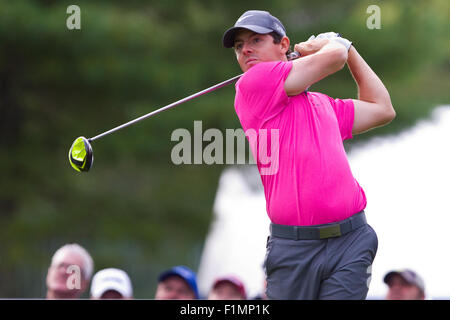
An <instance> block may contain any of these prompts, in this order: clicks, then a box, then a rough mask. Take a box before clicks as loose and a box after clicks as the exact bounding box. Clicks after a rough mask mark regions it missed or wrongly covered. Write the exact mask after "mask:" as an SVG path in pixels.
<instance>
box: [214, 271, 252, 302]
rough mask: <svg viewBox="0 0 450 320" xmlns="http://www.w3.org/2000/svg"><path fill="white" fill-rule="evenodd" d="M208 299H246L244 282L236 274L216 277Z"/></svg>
mask: <svg viewBox="0 0 450 320" xmlns="http://www.w3.org/2000/svg"><path fill="white" fill-rule="evenodd" d="M208 299H209V300H246V299H247V294H246V292H245V286H244V283H243V282H242V281H241V280H240V279H239V278H238V277H236V276H226V277H221V278H218V279H217V280H216V281H215V282H214V284H213V286H212V288H211V291H210V292H209V295H208Z"/></svg>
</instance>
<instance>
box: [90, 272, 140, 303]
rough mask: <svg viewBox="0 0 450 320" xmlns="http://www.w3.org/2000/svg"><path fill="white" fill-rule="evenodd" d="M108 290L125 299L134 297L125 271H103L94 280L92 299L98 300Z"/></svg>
mask: <svg viewBox="0 0 450 320" xmlns="http://www.w3.org/2000/svg"><path fill="white" fill-rule="evenodd" d="M108 290H114V291H117V292H119V293H120V294H121V295H122V296H123V297H124V298H131V297H132V296H133V288H132V286H131V281H130V278H129V277H128V275H127V274H126V272H125V271H123V270H120V269H115V268H108V269H103V270H100V271H98V272H97V273H96V274H95V275H94V277H93V278H92V285H91V297H93V298H96V299H98V298H100V297H101V296H102V295H103V294H104V293H105V292H106V291H108Z"/></svg>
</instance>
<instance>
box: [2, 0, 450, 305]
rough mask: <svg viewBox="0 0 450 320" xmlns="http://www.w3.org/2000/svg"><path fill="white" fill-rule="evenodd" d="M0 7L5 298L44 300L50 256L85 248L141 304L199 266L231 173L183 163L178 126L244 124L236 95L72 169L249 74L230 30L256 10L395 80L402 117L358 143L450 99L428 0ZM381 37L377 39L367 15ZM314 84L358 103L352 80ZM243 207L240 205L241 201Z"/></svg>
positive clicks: (217, 98)
mask: <svg viewBox="0 0 450 320" xmlns="http://www.w3.org/2000/svg"><path fill="white" fill-rule="evenodd" d="M71 4H74V3H73V2H72V1H70V2H69V1H53V0H46V1H44V0H41V1H37V0H34V1H25V0H15V1H8V0H0V155H1V156H0V166H1V168H2V174H1V179H0V279H1V280H0V297H9V298H15V297H18V298H41V297H44V296H45V275H46V272H47V268H48V266H49V263H50V259H51V256H52V255H53V253H54V251H55V250H56V249H57V248H59V247H60V246H62V245H63V244H65V243H70V242H78V243H80V244H81V245H83V246H84V247H85V248H87V249H88V250H89V251H90V253H91V254H92V256H93V258H94V261H95V270H99V269H101V268H105V267H118V268H123V269H124V270H126V271H127V272H128V273H129V274H130V276H131V278H132V281H133V285H134V287H135V288H134V289H135V297H136V298H153V295H154V290H155V287H156V278H157V275H158V273H159V272H160V271H162V270H163V269H165V268H168V267H170V266H173V265H178V264H185V265H188V266H190V267H191V268H193V269H194V270H196V269H197V267H198V263H199V259H200V256H201V252H202V246H203V241H204V238H205V235H206V233H207V231H208V228H209V225H210V223H211V220H212V216H213V215H212V206H213V202H214V196H215V192H216V188H217V183H218V178H219V176H220V173H221V171H222V170H223V169H224V165H210V166H208V165H180V166H176V165H174V164H172V162H171V160H170V152H171V149H172V148H173V146H174V145H175V144H176V142H173V141H171V139H170V137H171V133H172V131H173V130H175V129H176V128H187V129H188V130H189V131H190V132H191V133H192V132H193V122H194V120H202V121H203V130H206V129H207V128H218V129H220V130H221V131H223V132H225V129H226V128H240V124H239V121H238V119H237V117H236V116H235V113H234V107H233V101H234V90H233V86H229V87H228V88H223V89H221V90H219V91H216V92H214V93H210V94H208V95H206V96H203V97H201V98H199V99H196V100H194V101H190V102H188V103H185V104H183V105H181V106H179V107H177V111H175V110H172V111H169V112H165V113H161V114H159V115H157V116H156V117H154V118H152V119H148V120H146V121H145V122H143V123H140V124H139V125H136V126H133V127H130V128H127V129H124V130H123V131H121V132H120V133H115V134H113V135H110V136H108V137H105V138H103V139H102V140H101V141H99V142H97V141H96V142H94V143H93V148H94V153H95V162H94V166H93V168H92V171H90V172H89V173H88V174H78V173H76V172H75V171H73V170H72V169H71V168H70V166H69V164H68V161H67V152H68V149H69V147H70V145H71V143H72V141H73V140H74V139H75V138H76V137H77V136H80V135H84V136H86V137H92V136H94V135H97V134H99V133H101V132H103V131H106V130H108V129H110V128H112V127H114V126H116V125H119V124H122V123H124V122H126V121H129V120H131V119H134V118H136V117H138V116H141V115H143V114H146V113H148V112H150V111H152V110H155V109H157V108H159V107H161V106H164V105H167V104H168V103H170V102H173V101H176V100H178V99H181V98H183V97H185V96H187V95H189V94H192V93H194V92H197V91H200V90H202V89H204V88H206V87H209V86H211V85H213V84H216V83H218V82H221V81H223V80H226V79H228V78H231V77H232V76H234V75H237V74H239V73H240V72H241V71H240V70H239V68H238V65H237V63H236V62H235V58H234V54H233V52H232V51H230V50H226V49H224V48H222V45H221V37H222V34H223V32H224V31H225V30H226V29H227V28H228V27H230V26H232V25H233V24H234V22H235V21H236V19H237V18H238V17H239V16H240V15H241V14H242V13H243V12H244V11H246V10H249V9H260V10H268V11H270V12H271V13H272V14H274V15H276V16H277V17H279V18H280V19H281V20H282V21H283V22H284V24H285V26H286V28H287V30H288V36H289V37H290V39H291V42H292V43H295V42H301V41H304V40H306V39H307V38H308V37H309V36H310V35H311V34H318V33H321V32H326V31H336V32H340V33H341V34H343V36H344V37H347V38H349V39H350V40H352V41H353V43H354V45H355V47H356V48H357V50H358V51H359V52H360V54H361V55H362V56H363V57H364V58H365V59H366V61H367V62H368V63H369V65H370V66H371V67H372V68H373V69H374V70H375V72H376V73H377V74H378V75H379V76H380V78H381V79H382V80H383V81H384V83H385V85H386V87H387V88H388V90H389V92H390V94H391V98H392V101H393V104H394V107H395V109H396V111H397V118H396V119H395V121H394V122H393V123H391V124H390V125H389V126H387V127H384V128H381V129H377V130H374V131H372V132H369V133H367V134H364V135H362V136H358V137H355V139H354V141H352V142H350V143H349V145H348V147H349V148H351V146H352V145H354V144H356V143H359V142H363V141H365V139H368V138H370V137H372V136H374V135H375V134H378V135H379V134H395V133H396V132H398V131H399V130H401V129H403V128H405V127H407V126H410V125H412V124H413V123H414V122H415V121H417V120H418V119H420V118H423V117H425V116H427V115H428V114H429V112H430V111H431V110H432V108H433V107H435V106H436V105H438V104H443V103H447V104H448V102H449V101H450V99H449V92H450V90H449V84H450V81H449V80H450V75H449V70H450V58H449V57H450V55H449V53H450V42H449V33H448V30H450V25H449V21H450V19H449V18H450V17H449V12H450V6H449V2H448V1H447V0H430V1H394V0H390V1H389V0H381V1H353V0H352V1H350V0H343V1H324V0H320V1H317V0H316V1H305V0H278V1H267V0H258V1H256V0H250V1H237V0H233V1H223V0H220V1H200V0H188V1H181V0H180V1H177V0H168V1H162V0H155V1H138V0H130V1H125V2H124V1H117V0H115V1H112V0H109V1H106V0H104V1H87V0H78V1H77V2H76V3H75V4H77V5H78V6H79V7H80V8H81V27H82V28H81V30H68V29H67V27H66V19H67V18H68V17H69V15H68V14H67V13H66V9H67V7H68V6H69V5H71ZM372 4H376V5H378V6H379V7H380V9H381V29H379V30H369V29H368V28H367V27H366V20H367V18H368V17H369V15H370V14H369V13H367V12H366V9H367V7H368V6H369V5H372ZM310 90H312V91H321V92H324V93H326V94H328V95H330V96H333V97H340V98H355V97H356V95H357V91H356V86H355V84H354V81H353V79H352V77H351V75H350V73H349V72H348V70H343V71H341V72H339V73H337V74H335V75H332V76H331V77H329V78H327V79H325V80H323V81H321V82H320V83H318V84H316V85H314V86H313V87H312V88H311V89H310ZM237 205H239V204H237Z"/></svg>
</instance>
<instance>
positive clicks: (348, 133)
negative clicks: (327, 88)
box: [328, 97, 355, 140]
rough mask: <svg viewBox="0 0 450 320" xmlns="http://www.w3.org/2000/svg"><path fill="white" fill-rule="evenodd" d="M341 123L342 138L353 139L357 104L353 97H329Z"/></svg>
mask: <svg viewBox="0 0 450 320" xmlns="http://www.w3.org/2000/svg"><path fill="white" fill-rule="evenodd" d="M328 99H329V100H330V103H331V106H332V107H333V110H334V113H335V114H336V118H337V120H338V123H339V130H340V132H341V137H342V140H347V139H352V138H353V135H352V129H353V122H354V118H355V105H354V103H353V100H352V99H333V98H331V97H328Z"/></svg>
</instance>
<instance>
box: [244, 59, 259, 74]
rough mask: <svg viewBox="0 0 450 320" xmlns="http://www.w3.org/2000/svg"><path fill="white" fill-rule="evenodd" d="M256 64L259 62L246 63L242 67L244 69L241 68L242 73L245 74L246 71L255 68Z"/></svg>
mask: <svg viewBox="0 0 450 320" xmlns="http://www.w3.org/2000/svg"><path fill="white" fill-rule="evenodd" d="M258 63H260V61H250V62H249V63H246V64H245V65H244V68H241V69H242V71H244V72H246V71H248V70H249V69H250V68H251V67H254V66H256V65H257V64H258Z"/></svg>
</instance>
